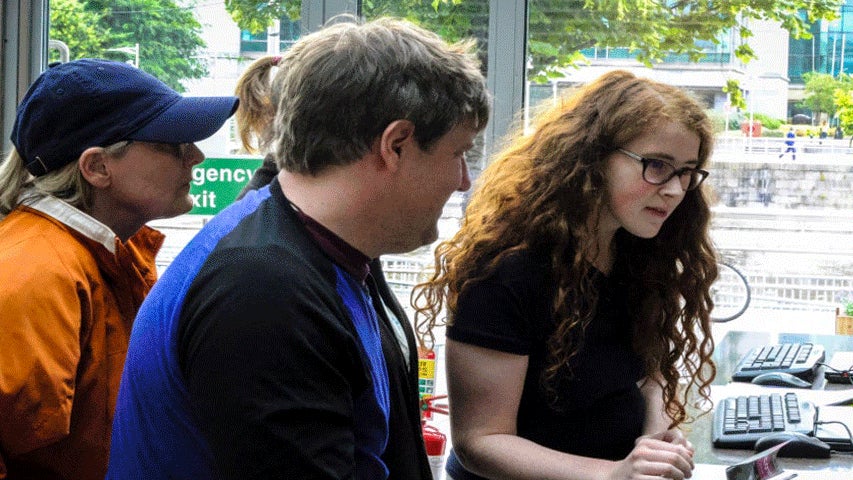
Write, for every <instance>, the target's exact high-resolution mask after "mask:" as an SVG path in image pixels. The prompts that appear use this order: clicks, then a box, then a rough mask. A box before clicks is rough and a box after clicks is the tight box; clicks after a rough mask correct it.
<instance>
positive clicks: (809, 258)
mask: <svg viewBox="0 0 853 480" xmlns="http://www.w3.org/2000/svg"><path fill="white" fill-rule="evenodd" d="M529 5H530V27H529V45H530V46H531V47H530V48H531V50H530V53H529V56H528V58H531V59H533V60H534V61H533V62H532V64H531V65H529V67H530V68H529V69H528V72H529V74H530V75H529V79H530V81H529V83H528V95H527V99H528V102H527V105H528V107H535V106H536V105H537V104H538V103H539V102H545V101H553V99H555V98H557V97H558V96H559V95H560V94H561V92H560V88H559V87H560V86H564V85H580V84H583V83H585V82H588V81H590V80H591V79H593V78H596V77H597V76H599V75H601V74H602V73H604V72H606V71H609V70H612V69H627V70H631V71H633V72H635V73H636V74H638V75H640V76H646V77H650V78H654V79H657V80H659V81H662V82H665V83H671V84H674V85H677V86H679V87H682V88H683V89H685V90H687V91H690V92H691V93H693V94H694V95H695V96H696V97H697V99H699V100H700V101H701V102H702V103H704V104H705V105H706V106H707V107H708V113H709V115H711V116H712V118H715V119H717V120H716V121H717V124H718V133H717V146H716V148H715V151H714V154H713V163H712V165H711V166H710V168H709V170H710V171H711V175H710V177H709V178H708V181H707V182H706V183H705V185H706V186H707V187H706V188H707V189H708V190H709V192H711V194H712V197H713V198H714V199H715V203H714V205H713V210H714V221H713V229H712V232H711V233H712V237H713V240H714V242H715V244H716V246H717V248H718V249H719V252H720V256H721V260H722V261H724V262H726V263H730V264H732V265H733V266H735V267H736V268H737V269H739V270H740V271H742V272H743V273H744V274H745V276H746V277H747V280H748V282H749V286H750V287H751V293H752V297H751V303H750V305H749V307H748V309H747V310H746V312H745V313H744V314H743V315H742V316H741V317H740V318H738V319H737V320H734V321H732V322H730V323H726V324H718V325H717V328H718V330H720V331H723V330H727V329H732V328H734V329H742V330H764V329H767V330H772V331H782V330H786V331H794V332H797V331H810V332H822V333H832V332H833V331H834V317H835V308H836V307H837V306H839V305H840V302H839V297H840V296H843V295H845V294H847V293H848V292H850V291H851V290H853V250H851V248H850V247H849V246H850V245H853V227H851V224H850V221H849V220H850V219H851V218H853V200H851V199H850V196H849V194H847V193H846V192H849V190H850V188H851V187H853V184H851V181H853V179H851V178H850V175H849V169H850V166H851V164H853V161H851V158H853V157H851V154H852V153H853V150H851V149H850V145H849V142H848V141H847V140H836V139H833V138H832V137H831V136H828V137H827V138H820V133H819V128H820V125H819V123H818V122H817V121H815V122H814V123H813V124H810V125H803V126H796V133H797V135H798V136H797V138H796V141H797V148H798V152H797V156H796V160H795V161H794V160H792V159H791V156H790V155H787V156H783V157H781V158H780V157H779V154H780V153H782V149H783V147H784V142H783V140H784V139H783V138H780V137H782V136H783V135H784V133H785V132H787V130H788V119H786V118H785V115H784V114H781V115H780V114H778V113H777V114H775V115H773V114H771V115H768V114H769V113H771V112H785V111H786V110H787V102H786V99H788V98H789V90H788V88H787V84H786V88H784V89H782V90H781V92H778V91H777V94H774V95H770V94H768V92H766V91H765V90H769V89H770V88H772V87H773V85H772V80H771V78H776V77H780V76H781V77H784V76H785V75H786V73H787V71H786V70H779V71H775V70H773V67H772V66H770V67H768V65H769V63H768V62H770V63H772V62H776V63H777V64H778V65H787V64H788V62H789V61H790V64H791V66H792V67H796V68H797V69H799V71H800V72H802V71H804V70H805V71H810V70H812V67H811V66H810V62H811V59H808V61H806V59H805V54H806V53H807V52H805V51H804V49H805V48H806V47H808V48H809V49H811V45H812V43H813V42H817V43H816V44H820V42H821V41H822V38H823V37H821V36H820V35H817V36H816V37H815V39H814V40H812V39H809V40H791V46H792V48H791V52H790V55H789V56H788V57H786V55H788V53H789V52H788V49H787V48H783V49H781V50H780V49H778V48H774V47H773V45H775V44H777V43H780V41H781V40H785V42H786V43H785V44H784V45H785V46H786V47H787V39H788V37H787V33H783V31H782V28H781V26H780V25H779V24H773V25H768V24H763V23H758V24H752V25H751V27H752V30H753V31H754V32H755V36H754V37H753V38H752V39H750V44H751V46H752V47H753V49H755V50H756V51H757V52H759V54H760V55H764V57H765V58H759V59H757V60H755V61H753V62H750V63H748V64H746V65H742V64H740V63H739V62H735V61H734V60H733V58H732V57H733V49H732V46H733V45H736V43H737V42H736V41H735V40H734V39H733V38H732V37H731V32H729V31H726V32H724V33H722V34H720V35H719V36H718V38H717V39H716V40H714V41H709V40H697V41H696V45H697V47H698V49H699V50H700V51H701V52H702V53H703V54H704V55H703V56H702V57H700V58H696V59H690V58H689V57H688V56H687V55H685V54H680V53H677V52H673V53H672V54H667V55H663V56H662V59H661V61H660V62H653V64H652V65H653V66H652V65H645V64H643V63H642V62H641V61H639V60H641V59H638V57H637V54H638V53H639V52H640V48H639V47H638V46H637V45H635V44H631V45H623V46H619V45H616V46H614V45H601V44H599V43H596V42H595V40H596V39H599V40H602V41H610V40H611V39H610V38H609V37H608V36H607V34H603V33H602V32H597V31H594V30H591V29H594V28H606V27H607V25H606V21H604V22H601V21H590V22H587V23H586V25H587V27H586V28H587V30H585V33H586V34H587V35H586V38H587V41H588V44H586V45H585V48H583V49H582V50H581V53H582V54H583V55H584V57H585V58H584V59H576V60H577V61H576V62H575V64H574V66H570V67H565V68H558V69H556V71H554V72H552V73H551V74H550V75H549V77H548V78H547V80H546V81H542V79H541V76H540V78H537V74H538V73H539V72H541V71H543V70H547V69H548V68H552V67H551V66H553V64H554V63H556V61H557V59H558V58H559V57H558V55H557V52H562V50H561V45H564V44H567V42H568V41H569V40H571V41H573V42H574V45H584V44H583V41H584V39H583V37H584V32H580V33H577V34H576V35H575V36H568V37H566V38H567V39H568V40H565V39H564V40H561V39H559V38H556V37H555V32H562V30H561V28H566V27H567V26H569V25H577V22H578V21H579V20H578V19H584V18H587V19H588V18H590V16H591V15H593V12H590V11H589V10H587V9H581V8H578V9H577V10H570V9H566V8H564V7H561V6H559V5H558V4H557V3H555V2H551V1H547V0H531V1H530V2H529ZM846 8H848V7H844V9H843V10H842V17H841V19H839V21H837V22H834V23H833V24H832V25H834V27H830V32H829V34H830V42H832V40H831V38H832V35H833V31H838V33H837V34H836V37H838V38H837V40H836V42H835V43H836V46H835V55H836V56H837V57H838V58H839V59H840V58H841V56H842V53H841V52H840V50H841V49H843V48H846V47H845V46H844V45H845V44H846V42H847V41H850V40H853V34H851V35H850V40H847V39H846V36H845V34H844V33H843V32H841V31H840V30H842V27H841V25H844V24H845V18H846V16H849V15H847V14H845V13H844V11H846ZM573 22H574V23H573ZM620 26H622V27H624V22H623V23H621V24H620ZM614 28H619V27H614ZM833 29H834V30H833ZM816 33H817V32H816ZM560 42H562V43H560ZM829 47H830V48H831V43H830V45H829ZM540 51H543V52H554V53H553V54H552V55H551V56H550V57H542V56H540V55H539V52H540ZM774 56H775V58H774ZM844 56H845V58H846V57H847V56H849V55H844ZM541 58H544V60H545V62H546V63H544V64H543V63H537V61H536V60H537V59H541ZM549 61H550V62H551V64H550V65H549V64H548V63H547V62H549ZM807 63H808V64H809V65H806V64H807ZM817 64H822V63H820V62H817ZM842 65H843V62H842V61H841V60H838V61H837V62H836V67H835V68H836V71H838V69H839V68H842ZM743 68H746V72H747V74H746V75H745V76H741V74H740V73H739V72H740V71H742V70H743ZM844 68H846V67H844ZM697 72H701V73H697ZM728 79H740V80H741V82H740V85H741V87H742V88H744V93H745V94H746V98H747V100H748V102H747V104H748V106H747V108H745V109H743V110H741V111H737V110H736V109H732V108H731V107H729V106H728V105H729V104H728V98H727V94H726V93H725V91H724V89H725V88H726V81H727V80H728ZM780 93H781V94H780ZM794 95H796V92H794ZM756 116H757V117H758V118H760V119H765V121H764V125H763V128H764V130H763V132H762V133H761V136H760V137H746V136H744V134H743V133H742V131H741V129H740V128H734V127H737V126H738V124H739V123H740V122H746V121H749V119H750V118H752V119H753V120H754V119H755V118H756ZM768 117H775V121H769V120H766V119H767V118H768ZM733 119H735V120H734V121H733ZM815 120H817V119H815ZM827 133H829V132H827ZM843 192H844V193H843ZM737 281H738V279H737V278H735V277H733V276H731V277H728V278H727V279H725V280H724V281H721V285H720V286H719V287H718V290H719V291H720V292H725V291H727V289H730V288H735V286H736V285H735V284H736V283H737ZM726 282H728V283H730V285H723V283H726ZM720 301H721V302H722V301H723V300H722V299H721V300H720Z"/></svg>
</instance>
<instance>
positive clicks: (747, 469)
mask: <svg viewBox="0 0 853 480" xmlns="http://www.w3.org/2000/svg"><path fill="white" fill-rule="evenodd" d="M788 442H790V440H788ZM788 442H784V443H780V444H779V445H776V446H775V447H772V448H768V449H767V450H765V451H763V452H760V453H756V454H755V455H753V456H751V457H749V458H747V459H746V460H744V461H742V462H738V463H736V464H734V465H732V466H730V467H728V468H726V479H727V480H768V479H770V478H773V477H775V476H776V475H779V474H780V473H781V472H782V469H781V468H779V465H778V464H777V463H776V455H778V453H779V449H781V448H782V447H783V446H785V445H786V444H787V443H788Z"/></svg>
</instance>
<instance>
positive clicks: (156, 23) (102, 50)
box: [50, 0, 207, 92]
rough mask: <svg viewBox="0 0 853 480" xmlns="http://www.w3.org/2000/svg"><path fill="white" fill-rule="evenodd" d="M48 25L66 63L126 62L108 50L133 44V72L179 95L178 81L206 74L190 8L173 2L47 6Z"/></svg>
mask: <svg viewBox="0 0 853 480" xmlns="http://www.w3.org/2000/svg"><path fill="white" fill-rule="evenodd" d="M183 4H186V2H182V5H183ZM50 22H51V25H50V27H51V29H50V33H51V38H52V39H55V40H61V41H63V42H65V43H66V44H67V45H68V47H69V49H70V51H71V59H72V60H73V59H76V58H83V57H102V58H113V59H116V60H127V59H128V58H127V56H126V55H125V56H117V54H115V53H112V52H110V51H109V49H111V48H121V47H128V46H132V45H135V44H137V43H138V44H139V58H140V62H139V63H140V65H139V68H140V69H142V70H145V71H146V72H148V73H150V74H152V75H154V76H155V77H157V78H159V79H160V80H162V81H163V82H165V83H166V84H168V85H169V86H170V87H172V88H174V89H175V90H177V91H179V92H183V91H184V90H185V88H184V86H183V85H182V83H181V82H182V81H184V80H187V79H193V78H202V77H204V76H205V75H206V74H207V69H206V68H205V66H204V64H203V63H202V61H201V59H200V58H199V55H198V53H199V52H200V50H201V49H202V48H203V47H204V42H203V41H202V39H201V36H200V34H201V30H202V29H201V24H200V23H199V22H198V20H196V19H195V17H194V15H193V9H192V6H179V5H178V4H177V2H176V1H174V0H52V1H51V11H50Z"/></svg>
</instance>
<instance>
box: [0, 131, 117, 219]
mask: <svg viewBox="0 0 853 480" xmlns="http://www.w3.org/2000/svg"><path fill="white" fill-rule="evenodd" d="M129 145H130V144H129V143H128V142H119V143H117V144H114V145H110V146H107V147H104V150H105V151H106V152H107V153H108V154H109V155H113V156H116V157H121V156H123V155H124V154H125V153H127V148H128V146H129ZM78 162H79V160H75V161H73V162H71V163H69V164H68V165H65V166H64V167H62V168H59V169H57V170H54V171H51V172H48V173H47V174H45V175H41V176H38V177H36V176H34V175H32V174H31V173H30V172H28V171H27V169H26V167H25V166H24V159H23V158H22V157H21V155H20V154H19V153H18V151H17V150H16V149H15V148H14V147H13V148H12V151H11V152H10V153H9V156H8V157H7V158H6V161H5V162H3V163H2V164H0V219H2V218H3V217H5V216H6V215H8V214H9V213H10V212H11V211H12V210H14V209H15V207H17V206H18V205H19V204H20V196H21V193H22V192H24V191H31V192H32V193H34V194H35V195H36V198H38V197H45V196H52V197H56V198H58V199H60V200H63V201H64V202H66V203H68V204H70V205H71V206H73V207H75V208H77V209H79V210H81V211H83V212H88V211H89V209H90V207H91V203H92V185H90V184H89V182H87V181H86V179H84V178H83V174H82V173H80V169H79V168H77V166H78Z"/></svg>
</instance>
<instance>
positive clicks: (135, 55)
mask: <svg viewBox="0 0 853 480" xmlns="http://www.w3.org/2000/svg"><path fill="white" fill-rule="evenodd" d="M105 51H107V52H120V53H126V54H128V55H133V63H131V65H133V66H134V67H136V68H139V44H138V43H137V44H135V45H134V46H132V47H116V48H108V49H106V50H105ZM128 63H130V62H128Z"/></svg>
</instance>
